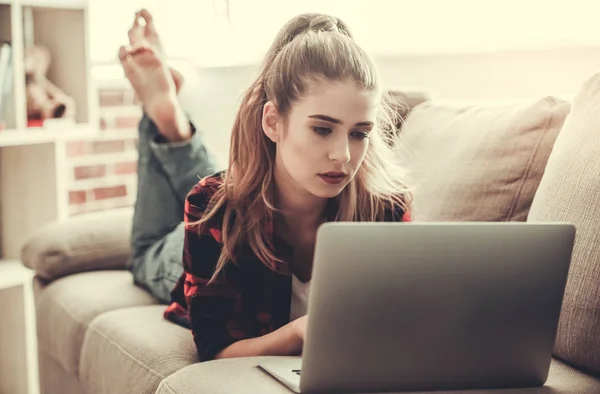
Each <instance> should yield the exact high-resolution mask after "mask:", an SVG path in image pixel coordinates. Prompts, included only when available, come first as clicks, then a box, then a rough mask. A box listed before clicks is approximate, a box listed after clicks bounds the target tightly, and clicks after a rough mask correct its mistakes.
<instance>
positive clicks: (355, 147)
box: [263, 82, 375, 200]
mask: <svg viewBox="0 0 600 394" xmlns="http://www.w3.org/2000/svg"><path fill="white" fill-rule="evenodd" d="M265 107H267V106H265ZM273 108H274V107H273ZM269 111H270V109H268V108H265V111H264V112H263V118H264V119H263V128H265V127H266V128H269V126H268V124H269ZM273 111H276V110H275V109H273ZM374 123H375V106H374V103H373V99H372V94H370V93H369V92H366V91H364V90H362V89H360V88H359V86H358V85H357V84H356V83H354V82H320V83H318V84H317V83H313V84H312V85H311V86H310V89H308V93H307V94H305V95H304V97H302V98H300V99H299V100H297V101H296V102H294V103H293V105H292V107H291V109H290V111H289V113H288V114H287V116H286V119H285V122H282V123H278V124H277V127H276V131H275V132H274V133H273V134H270V133H269V132H267V131H266V132H267V135H269V137H270V138H271V139H272V140H273V141H274V142H275V143H276V147H277V148H276V156H275V181H276V182H277V186H278V187H279V189H283V190H287V191H288V193H291V192H294V193H296V194H297V196H294V197H292V196H290V197H292V198H294V200H296V199H297V198H298V197H301V196H305V197H306V198H310V197H312V198H314V197H317V198H321V199H327V198H332V197H335V196H337V195H338V194H340V193H341V192H342V190H343V189H344V188H345V187H346V186H347V185H348V184H349V183H350V181H351V180H352V179H353V178H354V176H355V175H356V173H357V171H358V169H359V168H360V166H361V164H362V162H363V160H364V158H365V154H366V153H367V149H368V147H369V134H370V133H371V131H372V130H373V125H374ZM265 125H266V126H265ZM272 136H275V138H273V137H272Z"/></svg>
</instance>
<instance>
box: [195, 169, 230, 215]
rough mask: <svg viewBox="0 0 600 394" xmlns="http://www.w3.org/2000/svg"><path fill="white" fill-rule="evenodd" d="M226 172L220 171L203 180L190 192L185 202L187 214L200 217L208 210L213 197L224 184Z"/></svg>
mask: <svg viewBox="0 0 600 394" xmlns="http://www.w3.org/2000/svg"><path fill="white" fill-rule="evenodd" d="M224 175H225V171H219V172H216V173H213V174H211V175H207V176H205V177H204V178H201V179H200V180H199V181H198V183H196V184H195V185H194V186H193V187H192V189H191V190H190V191H189V193H188V195H187V197H186V201H185V211H186V213H187V214H192V215H193V216H199V215H201V214H202V212H204V211H205V210H206V208H207V207H208V204H209V203H210V201H211V199H212V198H213V196H214V195H215V194H216V193H217V191H218V190H219V188H220V187H221V185H222V184H223V177H224Z"/></svg>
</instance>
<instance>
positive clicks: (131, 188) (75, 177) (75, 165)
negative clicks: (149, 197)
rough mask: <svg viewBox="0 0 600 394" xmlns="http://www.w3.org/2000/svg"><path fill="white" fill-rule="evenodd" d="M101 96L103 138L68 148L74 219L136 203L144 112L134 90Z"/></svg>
mask: <svg viewBox="0 0 600 394" xmlns="http://www.w3.org/2000/svg"><path fill="white" fill-rule="evenodd" d="M99 95H100V97H99V103H100V109H99V111H100V112H99V115H100V128H101V130H102V133H101V135H100V136H99V137H97V138H94V139H82V140H74V141H69V142H68V144H67V162H68V165H67V171H68V174H67V181H68V185H69V213H70V214H71V215H77V214H81V213H86V212H92V211H99V210H105V209H111V208H119V207H126V206H131V205H133V203H134V202H135V195H136V191H137V175H136V171H137V124H138V122H139V119H140V116H141V109H140V107H139V106H138V105H137V103H136V102H135V99H134V94H133V91H132V90H131V89H130V88H110V89H108V88H102V89H100V90H99Z"/></svg>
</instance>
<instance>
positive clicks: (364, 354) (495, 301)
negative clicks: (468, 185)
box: [259, 222, 575, 393]
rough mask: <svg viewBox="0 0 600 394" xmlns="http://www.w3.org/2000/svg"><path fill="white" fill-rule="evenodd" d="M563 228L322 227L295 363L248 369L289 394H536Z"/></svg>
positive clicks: (570, 238) (563, 257) (567, 257)
mask: <svg viewBox="0 0 600 394" xmlns="http://www.w3.org/2000/svg"><path fill="white" fill-rule="evenodd" d="M574 238H575V228H574V226H573V225H571V224H566V223H551V224H548V223H523V222H518V223H514V222H511V223H505V222H503V223H473V222H463V223H348V222H346V223H342V222H337V223H327V224H324V225H323V226H322V227H321V228H320V229H319V231H318V233H317V241H316V246H315V257H314V268H313V277H312V283H311V292H310V294H309V300H308V327H307V336H306V339H305V342H304V348H303V355H302V357H301V358H297V359H294V358H292V359H279V358H276V357H275V358H270V359H268V361H264V362H261V363H260V364H259V367H261V368H262V369H264V370H265V371H267V372H268V373H269V374H271V375H272V376H273V377H274V378H275V379H278V380H279V381H280V382H281V383H283V384H285V385H286V386H288V387H289V388H290V389H291V390H292V391H294V392H298V393H300V392H301V393H323V392H328V393H335V392H346V393H351V392H389V391H426V390H467V389H494V388H525V387H540V386H543V385H544V384H545V382H546V379H547V377H548V371H549V367H550V361H551V356H552V351H553V346H554V341H555V337H556V330H557V326H558V319H559V315H560V310H561V305H562V300H563V294H564V290H565V286H566V281H567V274H568V271H569V265H570V261H571V254H572V250H573V244H574Z"/></svg>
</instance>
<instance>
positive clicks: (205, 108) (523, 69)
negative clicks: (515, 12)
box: [182, 48, 600, 164]
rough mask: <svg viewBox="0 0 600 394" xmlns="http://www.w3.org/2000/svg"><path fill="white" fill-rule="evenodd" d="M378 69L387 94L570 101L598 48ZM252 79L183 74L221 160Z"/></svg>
mask: <svg viewBox="0 0 600 394" xmlns="http://www.w3.org/2000/svg"><path fill="white" fill-rule="evenodd" d="M377 63H378V64H379V67H380V70H381V72H382V74H383V77H384V80H385V82H386V84H387V85H388V87H389V88H393V89H418V90H423V91H426V92H428V93H429V94H430V95H431V96H432V98H434V99H444V100H446V99H459V100H476V101H478V100H507V99H516V98H532V97H542V96H546V95H559V96H572V95H574V94H575V93H576V92H577V90H578V88H579V86H580V85H581V83H582V82H583V81H584V80H585V79H586V78H587V77H589V76H590V75H592V74H593V73H595V72H597V71H600V48H582V49H569V50H546V51H527V52H505V53H496V54H483V53H481V54H460V55H433V56H406V57H399V58H387V59H378V60H377ZM255 73H256V66H240V67H231V68H206V69H200V70H199V73H198V75H195V74H194V73H191V74H188V75H191V78H189V82H190V83H189V84H188V85H187V86H186V89H185V90H184V91H183V92H182V95H183V97H184V102H185V103H186V108H187V109H188V111H189V112H190V114H191V116H192V117H193V119H194V120H195V121H196V123H197V125H198V126H199V127H200V128H202V129H203V130H205V133H206V138H207V141H208V143H209V144H210V145H211V147H212V148H213V149H215V150H216V151H217V153H218V154H219V155H220V156H221V157H222V158H226V157H227V149H228V146H229V134H230V130H231V126H232V123H233V119H234V116H235V111H236V109H237V106H238V105H239V99H240V97H241V96H242V93H243V92H244V89H246V88H247V87H248V86H249V84H250V82H251V80H252V78H253V77H254V75H255ZM186 74H187V73H186ZM223 164H224V162H223Z"/></svg>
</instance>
